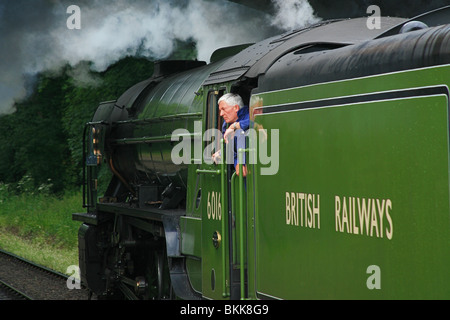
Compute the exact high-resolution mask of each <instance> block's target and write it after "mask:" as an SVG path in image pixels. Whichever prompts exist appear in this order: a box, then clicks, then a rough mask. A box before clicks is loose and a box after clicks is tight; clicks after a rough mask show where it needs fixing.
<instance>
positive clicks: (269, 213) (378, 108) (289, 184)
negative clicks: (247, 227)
mask: <svg viewBox="0 0 450 320" xmlns="http://www.w3.org/2000/svg"><path fill="white" fill-rule="evenodd" d="M267 97H268V95H267ZM267 97H266V98H267ZM448 119H449V116H448V99H447V96H446V95H435V96H425V97H413V98H407V99H392V100H385V101H376V102H366V103H357V104H349V105H341V106H335V107H328V108H315V109H304V110H298V111H291V112H281V113H274V114H267V115H260V116H257V118H256V121H257V122H258V124H259V125H262V126H263V127H264V128H266V129H268V130H270V129H280V145H279V148H280V149H279V152H280V153H279V161H280V165H279V171H278V173H277V174H276V175H259V174H258V172H259V170H258V167H257V168H256V170H255V173H256V175H257V176H256V177H255V178H256V181H257V183H256V186H255V191H254V192H255V193H254V196H255V205H254V206H255V208H256V209H257V210H256V211H255V217H254V219H255V228H256V229H255V241H254V243H253V244H252V246H255V252H256V257H255V270H254V271H252V275H251V277H250V278H252V277H254V278H255V282H256V283H255V286H256V290H257V291H258V292H259V293H262V294H267V295H270V296H274V297H278V298H287V299H298V298H308V299H314V298H355V299H359V298H388V299H391V298H394V299H395V298H449V297H450V288H449V286H448V284H449V283H450V271H449V270H450V268H449V267H450V248H449V245H450V214H449V212H450V211H449V182H448V178H449V177H448V175H449V159H448V155H449V153H448V152H449V150H448V144H449V141H448V140H449V139H448V137H449V127H448ZM281 128H282V129H281ZM252 206H253V205H252ZM252 259H253V258H252ZM373 266H375V267H376V268H378V269H373V268H374V267H373ZM374 270H375V271H374ZM253 272H254V274H253ZM374 285H375V286H377V285H380V286H381V287H380V289H377V288H371V287H373V286H374Z"/></svg>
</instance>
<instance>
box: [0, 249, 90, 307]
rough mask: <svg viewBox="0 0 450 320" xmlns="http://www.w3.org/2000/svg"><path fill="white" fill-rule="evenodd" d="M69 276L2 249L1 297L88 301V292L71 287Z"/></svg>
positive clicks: (0, 258)
mask: <svg viewBox="0 0 450 320" xmlns="http://www.w3.org/2000/svg"><path fill="white" fill-rule="evenodd" d="M68 278H69V276H67V275H64V274H62V273H59V272H56V271H53V270H50V269H48V268H45V267H43V266H40V265H37V264H35V263H33V262H31V261H28V260H26V259H23V258H21V257H18V256H16V255H14V254H11V253H9V252H6V251H3V250H0V300H87V299H88V298H89V294H88V291H87V290H86V289H85V288H83V287H81V288H80V289H76V288H74V289H69V288H68V285H67V283H68ZM69 281H70V280H69Z"/></svg>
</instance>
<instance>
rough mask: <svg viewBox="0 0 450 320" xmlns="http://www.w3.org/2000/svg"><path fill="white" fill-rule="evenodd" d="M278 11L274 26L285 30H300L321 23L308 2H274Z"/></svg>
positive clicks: (303, 0) (279, 0)
mask: <svg viewBox="0 0 450 320" xmlns="http://www.w3.org/2000/svg"><path fill="white" fill-rule="evenodd" d="M272 1H273V4H274V6H275V9H276V14H275V17H274V19H273V21H272V24H273V25H275V26H277V27H279V28H281V29H284V30H291V29H300V28H303V27H306V26H308V25H311V24H314V23H317V22H319V21H320V20H321V19H320V18H319V17H316V16H315V14H314V9H313V8H312V7H311V5H310V4H309V2H308V1H307V0H272Z"/></svg>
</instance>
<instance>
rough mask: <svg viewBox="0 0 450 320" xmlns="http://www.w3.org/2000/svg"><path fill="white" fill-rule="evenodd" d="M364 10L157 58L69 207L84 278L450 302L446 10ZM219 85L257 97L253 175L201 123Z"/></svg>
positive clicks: (154, 291)
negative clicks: (208, 52)
mask: <svg viewBox="0 0 450 320" xmlns="http://www.w3.org/2000/svg"><path fill="white" fill-rule="evenodd" d="M366 20H367V18H358V19H349V20H338V21H326V22H321V23H319V24H317V25H313V26H310V27H307V28H304V29H301V30H294V31H292V32H289V33H285V34H282V35H280V36H276V37H273V38H270V39H267V40H264V41H262V42H259V43H256V44H248V45H242V46H235V47H230V48H224V49H219V50H217V51H216V52H215V53H214V54H213V55H212V57H211V62H210V63H209V64H206V63H204V62H199V61H162V62H159V63H156V64H155V72H154V75H153V76H152V77H151V78H150V79H148V80H146V81H143V82H141V83H138V84H136V85H135V86H133V87H132V88H130V89H129V90H127V91H126V92H125V93H124V94H123V95H122V96H121V97H120V98H119V99H118V100H117V101H110V102H105V103H101V104H100V105H99V107H98V109H97V111H96V113H95V115H94V117H93V119H92V121H91V122H89V123H88V124H87V125H86V128H85V136H84V152H85V156H84V160H85V174H84V176H85V192H84V204H85V206H86V207H87V212H86V213H75V214H73V219H75V220H79V221H82V222H83V224H82V225H81V227H80V230H79V263H80V269H81V279H82V282H83V283H84V284H85V285H86V286H87V287H88V288H89V289H90V290H91V291H92V292H95V293H96V294H98V295H100V296H103V295H104V296H112V297H126V298H129V299H156V298H158V299H169V298H183V299H247V298H249V299H265V298H276V299H301V298H307V299H315V298H320V299H332V298H339V299H366V298H367V299H372V298H374V299H380V298H384V299H400V298H401V299H404V298H413V299H416V298H447V299H448V298H450V272H449V266H450V247H449V244H450V207H449V206H450V201H449V200H450V199H449V181H450V180H449V89H448V88H449V85H450V76H449V74H450V24H449V23H450V7H444V8H442V9H439V10H435V11H432V12H429V13H426V14H423V15H421V16H418V17H416V18H414V19H410V20H407V19H402V18H392V17H382V18H381V22H380V28H379V29H369V28H368V27H367V25H366ZM227 92H235V93H239V94H240V95H241V96H242V97H243V99H244V101H245V103H246V104H247V105H248V106H249V109H250V120H251V125H250V129H249V132H250V134H249V133H247V135H248V138H247V139H248V142H247V145H246V147H245V148H241V149H240V150H239V156H240V157H241V160H242V159H243V158H245V159H246V165H247V168H248V173H247V176H246V177H243V176H242V175H239V176H237V175H236V174H235V172H234V166H233V165H232V164H228V163H227V162H226V161H222V163H219V164H215V163H212V161H211V159H210V156H211V152H212V151H214V150H219V149H221V150H224V151H225V149H229V150H230V149H231V148H227V145H226V144H224V142H223V140H221V139H220V136H217V135H216V136H211V135H209V134H207V132H210V131H211V130H212V129H220V128H221V127H222V121H223V120H222V119H221V118H220V116H219V113H218V106H217V101H218V99H219V98H220V96H222V95H223V94H225V93H227ZM208 130H210V131H208ZM182 147H183V148H182ZM184 147H185V148H184ZM208 148H209V149H208ZM211 148H212V150H211ZM174 150H176V152H174ZM229 150H228V151H229ZM180 158H182V159H183V161H180ZM242 162H243V161H241V163H242ZM104 168H107V169H109V170H110V172H111V173H112V174H111V176H109V177H110V178H108V176H107V175H105V174H104V170H103V169H104ZM240 172H242V171H240ZM100 190H101V191H100Z"/></svg>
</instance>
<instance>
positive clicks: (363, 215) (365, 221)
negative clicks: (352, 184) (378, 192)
mask: <svg viewBox="0 0 450 320" xmlns="http://www.w3.org/2000/svg"><path fill="white" fill-rule="evenodd" d="M334 202H335V205H334V209H335V225H336V231H339V232H346V233H351V234H362V235H367V236H370V237H377V238H384V237H386V238H388V239H389V240H391V239H392V235H393V232H394V226H393V224H392V218H391V214H390V211H391V210H392V201H391V200H390V199H365V198H357V197H342V198H341V197H339V196H335V198H334Z"/></svg>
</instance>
